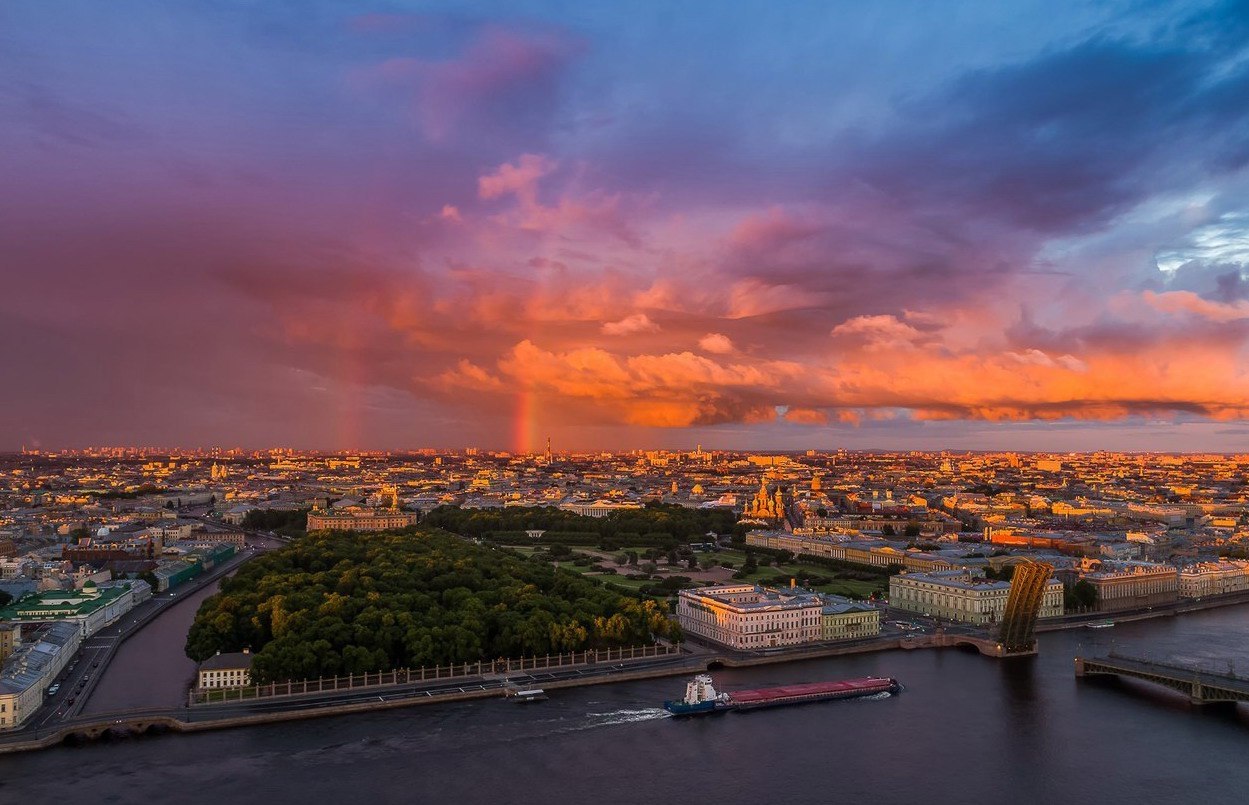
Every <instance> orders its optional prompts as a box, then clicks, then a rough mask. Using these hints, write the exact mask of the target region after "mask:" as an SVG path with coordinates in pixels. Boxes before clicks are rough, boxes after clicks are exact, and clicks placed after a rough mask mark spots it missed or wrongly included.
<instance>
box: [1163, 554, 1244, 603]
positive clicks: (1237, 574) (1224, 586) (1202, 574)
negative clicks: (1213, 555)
mask: <svg viewBox="0 0 1249 805" xmlns="http://www.w3.org/2000/svg"><path fill="white" fill-rule="evenodd" d="M1244 590H1249V562H1237V561H1233V560H1224V561H1221V562H1199V563H1197V564H1195V565H1188V566H1186V567H1182V568H1180V597H1181V598H1204V597H1206V596H1208V595H1225V594H1227V593H1238V592H1242V591H1244Z"/></svg>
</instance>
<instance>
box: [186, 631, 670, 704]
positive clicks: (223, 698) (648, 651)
mask: <svg viewBox="0 0 1249 805" xmlns="http://www.w3.org/2000/svg"><path fill="white" fill-rule="evenodd" d="M680 653H681V649H680V647H679V646H676V645H670V644H667V643H656V644H655V645H651V646H629V647H626V648H605V649H590V650H588V651H574V652H571V653H568V654H547V655H545V656H541V657H520V658H518V659H504V658H500V659H497V660H490V661H481V662H472V663H463V664H456V665H435V666H434V667H432V668H426V667H421V668H400V669H397V670H394V671H370V672H367V673H363V674H348V675H347V676H330V677H321V678H319V679H305V680H300V681H297V682H296V681H286V682H271V683H269V684H267V685H248V686H246V687H238V688H206V689H195V690H192V691H190V692H189V693H188V696H187V703H188V704H190V705H192V706H194V705H203V704H226V703H238V702H245V701H249V700H255V699H272V698H275V697H286V696H308V695H315V694H318V693H331V692H334V691H340V690H360V689H362V688H382V687H394V686H396V685H420V684H423V683H427V682H436V681H444V680H445V681H451V680H456V679H481V678H488V677H491V676H503V675H506V674H513V673H522V672H528V671H551V670H555V669H559V668H571V667H574V666H592V665H597V664H600V663H620V662H629V661H631V660H642V659H653V658H655V657H665V656H672V655H676V654H680Z"/></svg>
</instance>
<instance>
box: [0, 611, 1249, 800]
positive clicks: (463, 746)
mask: <svg viewBox="0 0 1249 805" xmlns="http://www.w3.org/2000/svg"><path fill="white" fill-rule="evenodd" d="M1112 641H1113V644H1114V645H1115V647H1116V648H1119V649H1120V650H1122V651H1124V652H1125V653H1126V652H1131V653H1137V654H1143V655H1148V656H1150V657H1153V658H1157V659H1165V658H1173V659H1179V660H1185V661H1192V660H1200V661H1206V662H1209V663H1212V664H1218V665H1219V666H1221V667H1222V668H1223V669H1224V670H1226V663H1227V662H1228V661H1233V662H1236V663H1237V664H1238V665H1240V666H1243V670H1244V672H1249V608H1244V607H1232V608H1226V609H1220V610H1212V611H1209V612H1203V613H1199V614H1193V615H1186V616H1183V617H1178V618H1164V619H1159V620H1156V621H1147V622H1139V623H1134V624H1122V625H1119V626H1116V627H1114V628H1113V629H1103V630H1096V631H1093V630H1085V629H1080V630H1074V631H1068V632H1057V633H1050V634H1045V635H1042V637H1041V656H1040V657H1038V658H1035V659H1031V660H1021V661H1010V662H1003V661H998V660H992V659H987V658H984V657H981V656H979V655H977V654H974V653H966V652H963V651H961V650H953V649H947V650H943V651H927V650H925V651H914V652H902V651H893V652H886V653H878V654H868V655H857V656H848V657H839V658H833V659H827V660H813V661H808V662H803V663H790V664H785V665H776V666H769V667H763V668H752V669H736V670H724V671H717V672H716V677H717V681H718V682H719V683H720V684H721V685H722V686H723V687H726V688H729V689H732V688H735V687H755V686H763V685H770V684H779V683H783V682H795V681H811V680H822V679H836V678H844V677H852V676H860V675H864V674H877V675H882V676H883V675H888V676H895V677H897V678H898V679H900V680H901V681H902V682H903V683H904V684H905V685H906V690H905V692H904V693H902V694H900V695H897V696H893V697H886V698H882V699H876V700H855V701H846V702H829V703H822V704H811V705H805V706H799V707H790V708H781V709H775V710H764V711H757V712H751V713H729V714H725V715H718V716H713V717H708V718H703V719H684V720H681V719H672V718H668V717H666V715H665V714H664V713H663V711H662V710H661V709H659V707H658V704H659V702H660V701H662V700H663V699H664V698H672V697H674V696H676V695H678V694H679V693H680V689H681V688H682V687H683V683H684V680H682V679H681V678H671V679H658V680H648V681H644V682H632V683H623V684H616V685H602V686H597V687H589V688H577V689H571V690H559V691H552V695H551V699H550V700H549V701H547V702H543V703H540V704H536V705H517V704H514V703H512V702H508V701H504V700H483V701H476V702H468V703H460V704H447V705H439V706H432V707H417V708H411V709H407V710H394V711H387V712H380V713H373V714H365V715H360V716H351V717H342V718H334V719H325V720H315V721H304V722H295V723H289V724H279V725H271V726H265V727H256V728H249V729H241V730H234V731H223V732H212V733H205V734H200V735H193V736H180V735H168V736H154V737H144V738H139V739H124V740H116V741H113V742H111V743H98V744H88V745H84V746H79V747H64V748H57V749H54V750H49V751H45V752H40V753H35V754H27V755H14V756H6V757H0V801H4V802H14V803H16V802H22V801H27V802H49V801H70V800H74V799H82V798H84V797H86V798H90V799H92V800H97V799H98V800H102V801H105V802H127V803H128V802H135V803H151V802H164V801H175V802H179V803H205V804H206V805H207V804H208V803H211V804H212V805H218V803H221V802H241V803H247V802H267V803H284V802H301V803H302V802H345V803H353V802H383V803H387V802H404V803H413V802H415V803H425V802H429V803H435V802H439V803H441V802H446V803H464V804H466V805H468V804H472V803H491V804H492V805H494V804H495V803H508V805H515V804H522V803H542V804H543V805H551V803H604V804H610V803H669V802H682V801H696V802H700V803H708V804H711V803H714V804H715V805H722V804H724V803H759V802H762V801H774V802H777V803H786V805H801V804H804V803H832V802H836V803H841V802H850V803H859V802H862V803H873V804H874V805H879V804H880V803H969V802H981V801H983V802H987V803H989V802H1000V801H1012V802H1016V803H1020V805H1024V804H1026V803H1032V802H1077V801H1078V802H1091V803H1099V805H1101V804H1102V803H1175V802H1181V803H1182V802H1198V801H1200V802H1212V803H1223V802H1239V801H1243V797H1244V796H1245V791H1246V790H1249V768H1247V766H1246V763H1245V761H1244V757H1245V754H1246V750H1247V749H1249V706H1246V705H1241V706H1240V708H1239V709H1235V708H1232V709H1228V708H1212V709H1202V708H1198V707H1193V706H1190V705H1189V704H1188V703H1187V701H1186V700H1185V699H1184V698H1182V697H1180V696H1178V695H1175V694H1172V693H1168V692H1164V691H1161V690H1159V689H1154V688H1151V687H1149V686H1147V685H1144V684H1142V683H1134V682H1116V681H1114V680H1091V679H1085V680H1077V679H1076V678H1075V677H1074V674H1073V670H1072V662H1071V660H1072V657H1073V656H1074V655H1075V654H1077V653H1078V652H1080V651H1085V652H1088V653H1095V652H1097V651H1105V650H1106V649H1107V648H1109V647H1110V645H1111V643H1112ZM148 673H151V674H159V673H161V671H160V670H158V669H156V668H154V667H152V668H149V669H148Z"/></svg>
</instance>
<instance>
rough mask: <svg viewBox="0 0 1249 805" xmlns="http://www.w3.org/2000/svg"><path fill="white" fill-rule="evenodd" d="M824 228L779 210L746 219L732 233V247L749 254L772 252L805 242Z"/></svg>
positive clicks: (774, 208) (755, 214)
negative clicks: (788, 245)
mask: <svg viewBox="0 0 1249 805" xmlns="http://www.w3.org/2000/svg"><path fill="white" fill-rule="evenodd" d="M822 229H823V227H822V226H820V225H818V224H816V223H813V222H811V221H807V220H804V219H802V218H799V217H796V216H794V215H793V214H791V213H788V212H786V211H785V210H783V209H782V208H780V207H772V208H770V209H768V210H767V211H766V212H763V213H752V214H750V215H748V216H746V217H745V218H743V219H742V220H741V221H740V222H739V223H738V224H737V225H736V226H735V227H733V230H732V231H731V232H730V233H729V238H728V241H729V245H730V246H731V247H733V248H735V249H741V250H748V251H770V250H775V249H778V248H782V247H783V246H785V245H786V244H788V243H792V242H794V241H798V240H804V239H806V238H809V237H811V236H812V235H814V234H816V233H818V232H820V231H821V230H822Z"/></svg>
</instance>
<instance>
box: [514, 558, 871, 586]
mask: <svg viewBox="0 0 1249 805" xmlns="http://www.w3.org/2000/svg"><path fill="white" fill-rule="evenodd" d="M512 550H515V551H517V552H518V553H521V554H523V555H525V556H533V555H534V553H535V552H536V551H537V550H539V549H537V548H533V547H528V546H526V547H513V548H512ZM574 550H575V551H576V552H577V553H580V554H588V555H593V556H595V557H596V558H600V561H601V564H603V565H604V566H606V567H615V568H616V570H617V571H618V573H617V575H611V574H598V573H596V571H595V569H594V567H592V566H591V567H578V566H577V565H574V564H573V563H572V562H571V561H567V560H565V561H561V562H560V563H559V566H560V567H564V568H569V569H571V570H576V571H577V572H579V573H582V574H583V575H589V576H591V577H592V578H597V579H600V580H602V581H605V582H611V583H613V584H618V585H620V586H621V587H625V588H628V589H630V590H641V589H642V588H643V587H650V586H653V585H655V584H657V583H658V580H656V579H627V578H625V576H626V575H627V574H629V573H640V572H641V571H640V570H639V568H637V567H635V566H628V565H626V566H617V565H616V564H615V562H614V561H613V557H614V554H611V553H604V552H602V551H597V550H593V549H589V550H587V549H574ZM695 556H697V557H698V561H699V563H700V564H701V563H704V562H708V561H710V562H714V563H715V564H716V565H719V564H720V563H721V562H729V563H731V564H732V565H733V568H732V569H727V568H722V567H716V568H713V569H711V570H707V571H704V570H697V571H691V570H689V569H688V568H687V567H686V566H684V565H680V566H671V567H670V566H669V565H668V564H667V563H666V562H662V561H661V562H659V563H657V564H658V568H659V573H658V575H659V576H660V577H661V578H662V577H665V576H690V577H691V578H693V579H694V582H695V583H696V584H697V583H707V582H732V581H744V582H748V583H752V584H753V583H759V582H771V580H772V579H774V578H775V577H777V576H783V577H785V579H786V581H785V584H787V583H788V579H790V578H793V579H797V580H798V582H799V583H800V584H801V583H802V582H803V581H804V580H805V579H808V578H810V577H812V576H822V577H825V578H830V577H831V578H832V581H830V582H828V583H826V584H818V585H813V586H812V587H811V588H812V589H815V590H818V591H819V592H822V593H830V594H833V595H844V596H847V597H849V598H868V597H869V596H871V595H872V594H873V593H876V594H877V595H883V594H885V593H887V592H888V590H889V581H888V579H887V578H885V577H881V578H880V579H879V580H863V579H854V578H837V576H838V575H839V573H841V572H843V571H839V570H837V569H836V568H830V567H824V566H823V565H817V564H810V563H807V562H801V561H794V562H786V563H784V564H782V565H780V566H777V565H767V566H760V567H759V568H758V570H756V571H754V572H753V573H751V574H749V575H748V576H746V578H744V579H740V580H737V579H733V578H732V575H733V574H734V573H735V572H736V571H738V570H740V569H741V568H742V566H743V565H745V563H746V553H745V551H741V550H736V549H731V548H726V549H720V550H716V551H708V552H706V553H697V554H695Z"/></svg>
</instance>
